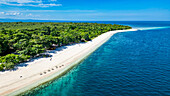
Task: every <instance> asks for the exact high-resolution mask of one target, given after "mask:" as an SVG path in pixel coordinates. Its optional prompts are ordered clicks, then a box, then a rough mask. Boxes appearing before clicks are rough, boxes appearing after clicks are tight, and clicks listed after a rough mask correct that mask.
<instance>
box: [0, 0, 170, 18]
mask: <svg viewBox="0 0 170 96" xmlns="http://www.w3.org/2000/svg"><path fill="white" fill-rule="evenodd" d="M5 18H10V19H35V20H73V21H170V0H0V19H5Z"/></svg>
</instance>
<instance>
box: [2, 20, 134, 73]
mask: <svg viewBox="0 0 170 96" xmlns="http://www.w3.org/2000/svg"><path fill="white" fill-rule="evenodd" d="M125 29H131V27H130V26H123V25H116V24H114V25H111V24H97V23H43V22H40V23H35V22H25V23H23V22H12V23H8V22H7V23H0V70H5V69H12V68H14V66H15V65H16V64H18V63H21V62H24V61H27V60H28V59H29V58H32V57H35V56H37V54H40V53H43V52H44V51H45V50H47V49H51V48H52V47H53V45H56V46H57V47H60V46H63V45H67V44H72V43H79V42H86V41H90V40H92V39H93V38H95V37H97V36H98V35H101V34H102V33H105V32H108V31H113V30H125Z"/></svg>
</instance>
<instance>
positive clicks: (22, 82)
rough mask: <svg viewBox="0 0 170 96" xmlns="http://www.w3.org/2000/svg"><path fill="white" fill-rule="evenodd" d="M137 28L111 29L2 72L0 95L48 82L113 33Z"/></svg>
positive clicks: (0, 76) (12, 93)
mask: <svg viewBox="0 0 170 96" xmlns="http://www.w3.org/2000/svg"><path fill="white" fill-rule="evenodd" d="M136 30H137V29H130V30H118V31H110V32H107V33H104V34H102V35H100V36H98V37H97V38H95V39H93V40H92V41H89V42H87V43H81V44H75V45H71V46H64V47H61V48H59V50H60V51H51V53H50V54H51V55H52V60H50V58H40V59H37V60H36V59H35V60H34V61H32V62H27V63H25V64H26V65H27V67H19V68H18V70H16V71H6V72H0V96H3V95H16V94H19V93H22V92H24V91H26V90H28V89H31V88H34V87H36V86H38V85H40V84H42V83H44V82H47V81H49V80H51V79H53V78H55V77H57V76H59V75H61V74H63V73H64V72H66V71H67V70H69V69H70V68H72V67H73V66H75V65H76V64H77V63H78V62H80V61H81V60H82V59H84V58H85V57H86V56H88V55H89V54H90V53H92V52H93V51H94V50H96V49H97V48H98V47H99V46H101V45H102V44H103V43H105V42H106V41H107V40H108V39H109V38H110V37H111V36H112V35H113V34H115V33H118V32H127V31H136ZM56 66H57V67H56ZM20 76H22V77H20ZM21 89H22V90H21Z"/></svg>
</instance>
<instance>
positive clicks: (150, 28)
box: [138, 26, 170, 30]
mask: <svg viewBox="0 0 170 96" xmlns="http://www.w3.org/2000/svg"><path fill="white" fill-rule="evenodd" d="M166 28H170V26H166V27H145V28H138V30H156V29H166Z"/></svg>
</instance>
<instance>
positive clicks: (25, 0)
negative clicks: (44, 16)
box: [0, 0, 62, 7]
mask: <svg viewBox="0 0 170 96" xmlns="http://www.w3.org/2000/svg"><path fill="white" fill-rule="evenodd" d="M1 4H4V5H10V6H32V7H53V6H62V4H58V3H57V0H46V1H43V0H1V1H0V5H1Z"/></svg>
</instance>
